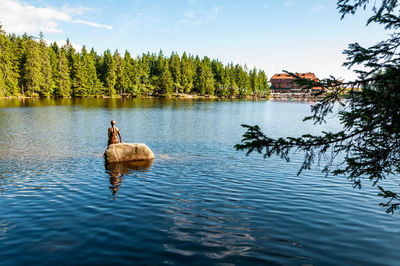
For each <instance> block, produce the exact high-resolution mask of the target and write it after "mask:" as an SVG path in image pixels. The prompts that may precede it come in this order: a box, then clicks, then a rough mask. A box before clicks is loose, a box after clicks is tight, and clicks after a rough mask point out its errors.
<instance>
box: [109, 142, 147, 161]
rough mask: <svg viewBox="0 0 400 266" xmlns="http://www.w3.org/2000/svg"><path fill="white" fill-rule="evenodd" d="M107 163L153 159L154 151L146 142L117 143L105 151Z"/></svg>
mask: <svg viewBox="0 0 400 266" xmlns="http://www.w3.org/2000/svg"><path fill="white" fill-rule="evenodd" d="M104 158H105V159H106V162H107V163H118V162H130V161H146V160H153V159H154V153H153V152H152V151H151V150H150V148H149V147H148V146H147V145H146V144H144V143H117V144H111V145H109V146H108V148H107V150H106V152H105V153H104Z"/></svg>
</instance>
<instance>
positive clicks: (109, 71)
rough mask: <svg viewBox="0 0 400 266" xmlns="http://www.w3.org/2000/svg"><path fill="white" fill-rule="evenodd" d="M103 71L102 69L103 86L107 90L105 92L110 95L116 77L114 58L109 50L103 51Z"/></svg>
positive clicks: (113, 92) (112, 93)
mask: <svg viewBox="0 0 400 266" xmlns="http://www.w3.org/2000/svg"><path fill="white" fill-rule="evenodd" d="M103 71H104V86H105V88H106V90H107V94H108V95H109V96H112V95H114V94H115V88H114V87H115V81H116V79H117V77H116V74H115V71H116V67H115V62H114V58H113V56H112V55H111V52H110V50H106V51H105V52H104V62H103Z"/></svg>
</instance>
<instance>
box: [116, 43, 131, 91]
mask: <svg viewBox="0 0 400 266" xmlns="http://www.w3.org/2000/svg"><path fill="white" fill-rule="evenodd" d="M114 62H115V77H116V79H115V90H116V92H117V94H122V93H125V89H126V88H127V87H128V83H129V81H128V76H127V74H126V71H125V62H124V61H123V60H122V58H121V55H120V54H119V52H118V51H115V53H114Z"/></svg>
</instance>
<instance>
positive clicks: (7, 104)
mask: <svg viewBox="0 0 400 266" xmlns="http://www.w3.org/2000/svg"><path fill="white" fill-rule="evenodd" d="M309 111H310V103H305V102H301V103H300V102H274V101H221V100H207V101H206V100H175V99H58V100H55V99H25V100H21V99H3V100H0V258H1V261H0V264H1V265H36V264H46V265H56V264H59V265H64V264H109V265H114V264H147V265H159V264H177V265H182V264H185V265H207V264H212V265H214V264H215V265H260V264H263V265H265V264H285V265H288V264H289V265H301V264H311V265H327V264H339V265H342V264H354V265H377V264H383V265H398V262H399V261H400V252H399V247H398V243H399V242H400V234H399V232H400V229H399V226H398V224H399V216H398V215H390V214H386V213H385V209H384V208H382V207H380V206H379V203H380V202H382V199H381V198H379V197H377V196H376V194H377V192H378V190H377V188H376V187H373V186H371V184H370V183H369V181H364V183H363V188H362V189H361V190H358V189H356V190H354V189H353V188H352V186H351V184H350V183H349V182H348V181H347V180H346V178H345V177H340V176H339V177H331V176H327V177H326V176H325V175H324V174H321V173H320V172H319V171H318V170H317V169H315V170H310V171H305V172H303V173H302V174H301V175H299V176H297V171H298V169H299V167H300V165H301V162H302V159H303V157H302V155H301V154H298V155H295V156H294V157H293V158H292V160H291V161H290V162H285V161H283V160H281V159H279V158H276V157H273V158H270V159H263V158H262V156H261V155H258V154H251V155H250V156H248V157H246V156H245V153H244V152H238V151H236V150H235V149H234V148H233V146H234V145H235V144H237V143H239V142H240V140H241V137H242V134H243V133H244V129H243V128H241V126H240V124H242V123H247V124H251V125H254V124H258V125H259V126H260V127H261V128H262V129H263V130H264V132H266V133H267V134H268V135H270V136H274V137H279V136H289V135H295V136H299V135H301V134H303V133H307V132H312V133H316V134H317V133H318V132H320V131H321V130H328V131H334V130H338V129H339V128H340V125H339V123H338V120H337V117H332V118H330V120H329V123H328V124H327V125H320V126H314V125H313V124H312V123H311V122H302V118H303V117H304V116H306V115H308V114H309ZM111 119H115V120H116V121H117V127H119V129H120V131H121V134H122V139H123V141H124V142H140V143H146V144H147V145H148V146H149V147H150V148H151V149H152V150H153V152H154V153H155V155H156V158H155V160H154V162H152V163H147V164H146V163H139V164H130V165H114V166H105V164H104V159H103V157H102V155H103V153H104V151H105V148H106V144H107V128H108V127H109V123H110V121H111ZM398 182H400V180H399V178H398V177H396V176H395V177H392V178H391V179H388V180H386V181H385V182H384V183H382V184H386V185H388V186H392V187H397V183H398Z"/></svg>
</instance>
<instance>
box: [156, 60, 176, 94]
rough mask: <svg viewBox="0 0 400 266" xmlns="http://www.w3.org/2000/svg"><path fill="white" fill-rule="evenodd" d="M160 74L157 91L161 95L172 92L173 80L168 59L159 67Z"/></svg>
mask: <svg viewBox="0 0 400 266" xmlns="http://www.w3.org/2000/svg"><path fill="white" fill-rule="evenodd" d="M161 71H162V73H161V76H160V78H159V80H158V81H159V84H158V87H159V91H158V93H159V94H161V95H169V94H171V93H172V92H173V80H172V75H171V72H170V70H169V65H168V61H165V62H164V65H163V66H162V67H161Z"/></svg>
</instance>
